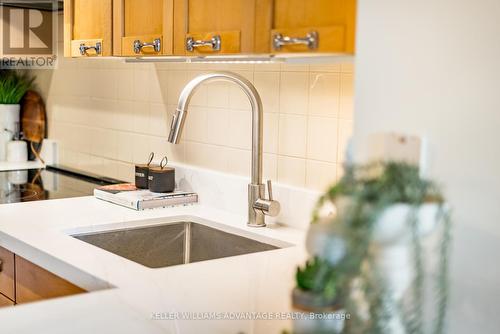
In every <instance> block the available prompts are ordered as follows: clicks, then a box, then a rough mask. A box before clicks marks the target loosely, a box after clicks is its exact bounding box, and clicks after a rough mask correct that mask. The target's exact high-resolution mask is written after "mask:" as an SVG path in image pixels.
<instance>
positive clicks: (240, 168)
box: [226, 148, 252, 176]
mask: <svg viewBox="0 0 500 334" xmlns="http://www.w3.org/2000/svg"><path fill="white" fill-rule="evenodd" d="M226 152H227V162H228V165H227V171H228V173H231V174H237V175H242V176H248V175H250V171H251V165H252V152H251V151H249V150H240V149H237V148H228V149H227V150H226Z"/></svg>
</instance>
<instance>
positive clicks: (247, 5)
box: [174, 0, 272, 55]
mask: <svg viewBox="0 0 500 334" xmlns="http://www.w3.org/2000/svg"><path fill="white" fill-rule="evenodd" d="M271 6H272V3H271V1H269V0H174V17H175V21H174V53H175V54H176V55H200V54H201V55H221V54H239V53H263V52H268V51H269V45H261V44H259V43H257V42H256V35H257V34H258V33H259V31H269V29H270V27H271V15H270V14H271Z"/></svg>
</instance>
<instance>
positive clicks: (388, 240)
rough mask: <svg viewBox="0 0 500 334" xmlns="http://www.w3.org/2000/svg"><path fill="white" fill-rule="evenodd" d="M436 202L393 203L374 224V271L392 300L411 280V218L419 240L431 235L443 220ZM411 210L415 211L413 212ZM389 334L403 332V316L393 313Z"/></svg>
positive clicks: (399, 298) (412, 270)
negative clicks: (417, 203)
mask: <svg viewBox="0 0 500 334" xmlns="http://www.w3.org/2000/svg"><path fill="white" fill-rule="evenodd" d="M439 209H440V207H439V205H438V204H437V203H429V204H424V205H422V206H420V207H418V208H413V207H411V206H410V205H408V204H395V205H392V206H390V207H389V208H387V209H386V210H385V211H384V212H382V213H381V215H380V217H379V218H378V219H377V221H376V222H375V225H374V230H373V235H372V240H373V242H372V246H371V252H372V254H373V255H374V266H375V267H374V268H372V269H373V270H374V271H375V272H377V274H378V275H380V277H382V278H383V279H384V280H385V281H386V282H387V284H388V286H389V287H390V292H389V293H390V294H391V296H390V297H391V299H392V300H393V301H399V300H401V298H402V297H403V296H404V294H405V293H406V292H407V290H408V288H409V287H410V284H411V282H412V280H413V277H414V274H415V273H414V261H413V252H412V251H413V248H412V247H413V245H412V226H411V222H412V215H413V214H415V215H416V216H415V217H416V219H417V221H416V224H417V233H418V237H419V238H424V237H425V236H427V235H429V234H430V233H432V232H433V231H434V230H435V229H436V227H437V226H438V224H439V220H440V218H441V217H442V216H441V215H439ZM413 210H416V212H414V211H413ZM389 326H390V332H391V333H400V332H401V333H402V332H404V326H403V322H402V317H401V316H400V315H399V314H398V312H397V311H396V310H395V311H394V313H393V314H392V315H391V319H390V321H389Z"/></svg>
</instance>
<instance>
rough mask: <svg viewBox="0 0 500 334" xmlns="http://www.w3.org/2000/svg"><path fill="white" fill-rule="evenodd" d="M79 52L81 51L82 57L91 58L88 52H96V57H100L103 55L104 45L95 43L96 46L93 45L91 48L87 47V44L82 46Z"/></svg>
mask: <svg viewBox="0 0 500 334" xmlns="http://www.w3.org/2000/svg"><path fill="white" fill-rule="evenodd" d="M79 50H80V54H81V55H82V56H90V55H89V54H88V53H87V51H88V50H95V53H96V55H100V54H101V53H102V43H101V42H97V43H95V45H91V46H86V45H85V43H82V44H80V48H79Z"/></svg>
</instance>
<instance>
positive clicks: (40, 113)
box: [21, 90, 47, 143]
mask: <svg viewBox="0 0 500 334" xmlns="http://www.w3.org/2000/svg"><path fill="white" fill-rule="evenodd" d="M21 130H22V132H23V135H24V139H26V140H28V141H30V142H34V143H41V142H42V141H43V139H44V138H45V137H46V135H47V114H46V110H45V103H44V102H43V99H42V97H41V96H40V94H38V93H37V92H35V91H32V90H30V91H28V92H27V93H26V94H25V95H24V97H23V99H22V101H21Z"/></svg>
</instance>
